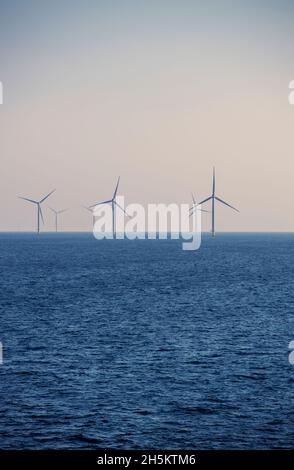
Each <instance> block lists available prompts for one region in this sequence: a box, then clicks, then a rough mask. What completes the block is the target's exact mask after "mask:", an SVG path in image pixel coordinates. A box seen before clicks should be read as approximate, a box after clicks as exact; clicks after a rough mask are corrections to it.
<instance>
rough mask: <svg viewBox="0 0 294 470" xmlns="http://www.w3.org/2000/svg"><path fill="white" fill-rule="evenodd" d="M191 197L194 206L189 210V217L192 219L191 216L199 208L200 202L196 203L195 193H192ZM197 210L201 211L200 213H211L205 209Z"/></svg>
mask: <svg viewBox="0 0 294 470" xmlns="http://www.w3.org/2000/svg"><path fill="white" fill-rule="evenodd" d="M191 196H192V201H193V204H192V206H191V207H190V209H189V212H190V214H189V217H191V216H192V215H193V214H194V212H195V210H196V209H197V208H198V206H199V204H198V202H196V199H195V196H194V194H193V193H191ZM197 210H198V211H200V212H210V211H206V210H205V209H197Z"/></svg>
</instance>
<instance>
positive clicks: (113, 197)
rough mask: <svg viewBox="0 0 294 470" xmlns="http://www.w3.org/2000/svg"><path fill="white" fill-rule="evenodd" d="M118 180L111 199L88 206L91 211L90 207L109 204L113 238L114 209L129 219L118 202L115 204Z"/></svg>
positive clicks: (114, 230) (114, 228) (114, 233)
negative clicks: (117, 209)
mask: <svg viewBox="0 0 294 470" xmlns="http://www.w3.org/2000/svg"><path fill="white" fill-rule="evenodd" d="M119 180H120V176H119V177H118V180H117V183H116V187H115V190H114V193H113V196H112V199H109V200H107V201H102V202H97V203H96V204H93V205H92V206H89V209H91V208H92V207H95V206H100V205H101V204H111V209H112V233H113V236H114V237H115V235H116V227H115V208H116V206H117V207H118V208H119V209H120V210H121V211H123V212H124V214H125V215H126V216H127V217H129V215H128V214H127V213H126V211H125V210H124V209H123V208H122V207H121V206H120V205H119V204H118V202H116V194H117V190H118V185H119Z"/></svg>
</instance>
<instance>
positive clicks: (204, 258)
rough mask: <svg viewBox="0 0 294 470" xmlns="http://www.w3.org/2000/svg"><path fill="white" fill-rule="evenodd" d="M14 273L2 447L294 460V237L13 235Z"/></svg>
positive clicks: (4, 256)
mask: <svg viewBox="0 0 294 470" xmlns="http://www.w3.org/2000/svg"><path fill="white" fill-rule="evenodd" d="M0 266H1V271H0V280H1V294H0V295H1V328H0V331H1V332H0V341H1V342H2V343H3V347H4V363H3V364H2V365H0V381H1V382H0V411H1V412H0V448H2V449H53V448H55V449H95V448H105V447H107V448H120V449H124V448H132V449H136V448H167V449H168V448H169V449H171V448H174V449H175V448H183V449H184V448H190V449H233V448H234V449H273V448H293V444H294V366H291V365H290V364H289V361H288V355H289V350H288V344H289V342H290V341H291V340H293V339H294V291H293V287H294V235H293V234H219V235H218V236H217V237H216V238H215V239H211V238H210V237H209V236H208V235H207V236H204V239H203V242H202V246H201V248H200V250H198V251H195V252H184V251H182V249H181V242H180V241H174V240H173V241H170V240H166V241H164V240H157V241H156V240H153V241H143V240H141V241H126V240H120V241H107V240H106V241H97V240H95V239H94V238H93V236H92V235H90V234H58V235H56V234H41V235H40V236H39V237H38V236H37V235H32V234H2V235H1V236H0Z"/></svg>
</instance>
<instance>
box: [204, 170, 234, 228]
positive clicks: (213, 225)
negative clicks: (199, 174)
mask: <svg viewBox="0 0 294 470" xmlns="http://www.w3.org/2000/svg"><path fill="white" fill-rule="evenodd" d="M210 199H211V204H212V211H211V235H212V236H213V237H215V222H214V210H215V209H214V206H215V201H218V202H221V203H222V204H224V205H225V206H228V207H230V208H231V209H234V211H237V212H239V211H238V209H236V208H235V207H233V206H231V205H230V204H228V203H227V202H225V201H223V200H222V199H220V198H219V197H217V196H216V195H215V167H213V177H212V195H211V196H209V197H207V198H206V199H203V201H201V202H199V204H204V203H205V202H207V201H210Z"/></svg>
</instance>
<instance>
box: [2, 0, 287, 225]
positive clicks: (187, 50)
mask: <svg viewBox="0 0 294 470" xmlns="http://www.w3.org/2000/svg"><path fill="white" fill-rule="evenodd" d="M293 18H294V2H292V1H289V0H281V1H278V0H277V1H273V0H267V1H266V0H254V1H253V0H248V1H236V0H234V1H233V0H230V1H229V0H214V1H212V0H206V1H197V0H178V1H175V0H156V1H155V0H148V1H147V0H136V1H135V0H133V1H132V0H125V1H122V0H100V1H99V0H96V1H94V0H86V1H85V0H83V1H82V0H68V1H65V0H58V1H57V0H53V1H51V2H48V1H43V0H38V1H37V0H27V1H25V2H24V1H23V0H1V2H0V80H1V81H2V82H3V85H4V104H3V105H2V106H0V158H1V186H0V196H1V197H0V214H1V218H0V230H19V229H21V230H31V229H34V228H35V218H36V216H35V208H34V207H33V206H31V205H30V204H27V203H25V202H23V201H21V200H19V199H17V198H16V196H17V195H22V196H26V197H31V198H33V199H38V198H41V197H42V196H43V195H45V194H46V193H47V192H49V191H50V190H51V189H53V188H55V187H56V188H57V191H56V194H54V196H53V197H52V199H50V205H52V206H53V207H55V208H57V209H59V208H61V209H62V208H64V207H69V208H70V209H71V210H70V211H69V212H68V213H66V214H64V216H63V219H62V226H63V229H65V230H89V229H90V228H91V219H90V217H89V214H88V213H87V212H86V211H85V210H83V209H82V208H81V206H82V205H84V204H90V203H94V202H95V201H99V200H101V199H105V198H108V197H109V196H111V194H112V191H113V188H114V185H115V181H116V178H117V176H118V175H121V188H120V189H121V191H120V194H124V195H125V196H126V199H127V201H128V202H130V203H131V202H138V203H139V202H141V203H143V204H146V203H147V202H166V203H168V202H178V203H180V202H189V201H190V192H191V191H194V192H195V194H196V196H197V198H198V199H200V198H201V199H203V198H204V197H206V196H208V195H209V194H210V191H211V173H212V166H213V165H215V166H216V175H217V180H216V184H217V193H218V195H219V196H220V197H221V198H223V199H225V200H226V201H228V202H229V203H231V204H233V205H234V206H236V207H238V208H239V209H240V211H241V212H240V214H236V213H234V212H233V211H230V209H228V208H225V207H222V206H220V207H219V210H217V216H216V224H217V225H216V227H217V230H226V231H247V230H249V231H268V230H270V231H271V230H273V231H293V230H294V218H293V204H294V203H293V196H294V187H293V177H294V132H293V130H294V106H290V105H289V103H288V83H289V81H290V80H294V60H293V57H294V28H293ZM48 204H49V201H48ZM44 213H45V217H46V222H47V224H46V229H48V230H50V229H52V228H53V223H54V218H53V215H52V214H51V213H50V212H49V211H48V210H46V208H45V210H44ZM203 225H204V228H206V229H207V228H210V220H209V217H207V216H204V217H203Z"/></svg>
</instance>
